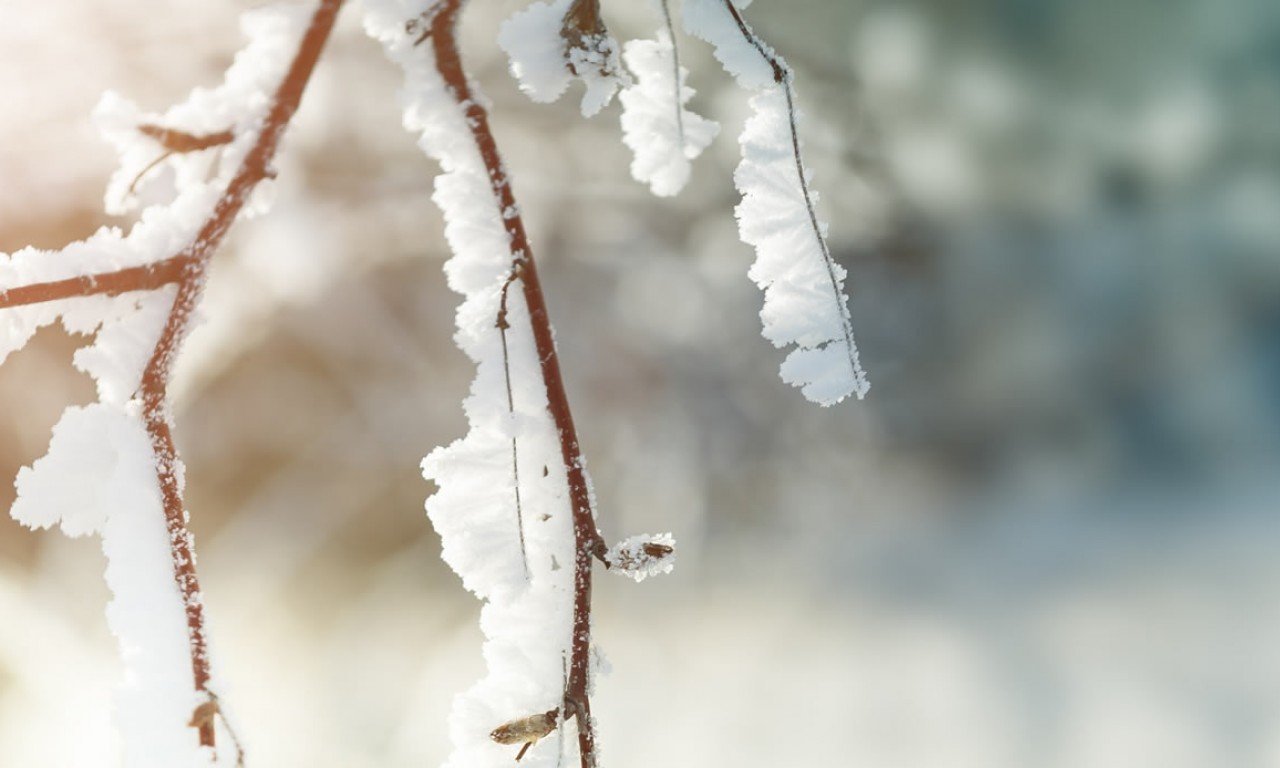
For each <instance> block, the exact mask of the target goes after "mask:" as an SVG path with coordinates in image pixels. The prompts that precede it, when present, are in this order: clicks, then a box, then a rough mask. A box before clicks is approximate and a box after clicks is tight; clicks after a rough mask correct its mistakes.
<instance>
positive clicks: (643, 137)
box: [618, 29, 720, 197]
mask: <svg viewBox="0 0 1280 768" xmlns="http://www.w3.org/2000/svg"><path fill="white" fill-rule="evenodd" d="M623 59H624V60H625V61H626V64H627V67H629V68H630V69H631V72H632V73H633V74H634V75H635V83H634V84H633V85H631V86H629V87H627V88H624V89H623V91H622V93H620V94H619V95H618V100H619V101H620V102H622V138H623V141H625V142H626V144H627V146H628V147H630V148H631V151H632V152H633V153H634V155H635V157H634V159H633V160H632V161H631V175H632V176H633V177H635V179H636V181H642V182H646V183H648V184H649V189H650V191H652V192H653V194H655V195H658V196H661V197H669V196H671V195H674V194H676V193H678V192H679V191H680V190H681V189H683V188H684V185H685V183H686V182H687V181H688V180H689V172H690V161H691V160H693V159H694V158H696V157H697V156H698V155H700V154H702V150H704V149H706V147H707V145H708V144H710V143H711V140H712V139H714V138H715V136H716V134H717V133H719V131H720V126H719V125H717V124H716V123H715V122H713V121H711V120H707V119H706V118H703V117H701V116H699V115H696V114H694V113H693V112H690V111H689V110H688V109H685V104H687V103H688V102H689V99H690V98H692V97H693V94H694V91H693V89H692V88H689V87H688V86H686V85H685V84H684V81H685V77H686V76H687V75H688V70H686V69H685V68H684V67H681V66H679V65H677V64H676V50H675V45H674V44H673V43H672V40H671V36H670V35H669V34H667V31H666V30H665V29H661V30H658V34H657V39H655V40H632V41H631V42H629V43H627V44H626V48H625V52H624V53H623ZM677 88H678V89H679V93H678V94H677Z"/></svg>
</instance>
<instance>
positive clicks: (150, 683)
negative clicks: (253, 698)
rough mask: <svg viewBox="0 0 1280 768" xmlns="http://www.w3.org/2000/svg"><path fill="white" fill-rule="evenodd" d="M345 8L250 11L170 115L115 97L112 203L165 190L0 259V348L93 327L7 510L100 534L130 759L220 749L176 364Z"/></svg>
mask: <svg viewBox="0 0 1280 768" xmlns="http://www.w3.org/2000/svg"><path fill="white" fill-rule="evenodd" d="M340 5H341V0H322V1H321V2H320V3H319V5H318V7H317V6H312V5H308V6H294V7H285V8H278V9H270V10H264V11H259V12H254V13H251V14H247V15H246V16H245V17H244V28H245V31H246V33H247V34H248V36H249V38H250V43H249V45H248V46H247V47H246V48H245V49H244V50H243V51H241V52H240V53H239V54H238V55H237V57H236V59H235V62H234V63H233V64H232V66H231V68H230V69H229V70H228V72H227V75H226V79H225V80H224V82H223V83H222V84H221V85H220V86H218V87H217V88H213V89H208V90H204V89H197V90H196V91H194V92H193V93H192V94H191V95H190V97H189V98H188V99H187V100H186V101H184V102H183V103H181V104H178V105H176V106H174V107H172V108H171V109H170V110H168V111H167V112H166V113H165V114H163V115H154V116H140V115H139V114H138V111H137V110H136V108H134V107H133V106H132V105H130V104H129V103H128V102H126V101H124V100H123V99H121V98H119V97H117V96H114V95H112V94H108V95H107V96H106V97H104V99H103V101H102V104H101V105H100V106H99V109H98V113H97V118H98V122H99V125H100V126H101V127H102V129H103V132H104V133H105V134H106V135H107V137H108V138H109V139H110V140H111V141H112V142H113V143H114V144H115V145H116V147H117V149H118V150H119V152H120V154H121V159H122V165H121V167H120V169H119V170H118V171H117V172H116V174H115V176H114V177H113V179H112V182H111V185H110V187H109V190H108V203H107V204H108V208H109V209H111V210H122V209H124V208H127V207H130V206H132V205H134V204H137V200H136V198H134V197H133V194H134V192H135V190H137V189H138V184H139V182H146V181H147V179H145V178H144V177H145V176H146V175H147V174H148V173H149V172H151V171H152V170H153V169H154V168H156V167H158V165H159V164H160V163H163V162H167V163H169V167H168V168H166V169H165V173H164V174H163V176H164V178H165V179H167V180H168V182H169V189H168V190H164V191H159V190H154V189H153V190H149V192H150V193H151V194H152V198H151V199H153V200H155V202H152V203H150V204H148V205H146V207H144V209H143V211H142V214H141V219H140V221H139V222H138V223H137V224H136V225H134V226H133V228H132V229H131V230H130V231H129V233H128V234H127V235H126V234H124V233H122V232H121V231H119V230H117V229H103V230H100V231H99V232H98V233H97V234H95V235H94V236H93V237H91V238H89V239H87V240H84V241H81V242H76V243H72V244H70V245H68V246H66V247H65V248H63V249H61V250H59V251H55V252H43V251H38V250H36V249H31V248H28V249H25V250H23V251H19V252H17V253H15V254H13V255H12V256H9V255H0V286H3V288H0V360H2V359H3V357H4V356H7V354H8V353H10V352H12V351H14V350H16V349H18V348H21V347H22V346H23V345H24V344H25V343H26V342H27V341H28V340H29V339H30V338H31V337H32V335H34V333H35V332H36V330H38V329H39V328H40V327H41V326H44V325H48V324H50V323H52V322H55V321H57V320H61V321H62V323H63V325H64V326H65V327H66V328H67V330H69V331H72V332H79V333H92V332H95V331H96V332H97V337H96V339H95V341H94V343H93V344H92V345H91V346H89V347H87V348H85V349H82V350H80V351H79V352H78V353H77V354H76V357H75V364H76V366H77V367H78V368H80V369H81V370H83V371H85V372H87V373H89V374H90V375H91V376H93V378H94V379H95V381H96V383H97V387H98V395H99V401H98V402H97V403H94V404H92V405H89V406H86V407H83V408H80V407H73V408H68V409H67V411H66V412H65V413H64V415H63V417H62V419H61V420H60V421H59V422H58V424H57V425H56V426H55V427H54V434H53V439H52V441H51V443H50V446H49V452H48V454H47V455H46V456H45V457H43V458H41V459H39V460H37V461H36V462H35V463H34V464H33V465H32V466H31V467H30V468H27V469H23V470H22V471H21V472H20V474H19V476H18V482H17V486H18V499H17V501H16V502H15V503H14V506H13V510H12V514H13V516H14V518H15V519H17V520H19V521H20V522H22V523H24V524H26V525H29V526H32V527H36V528H44V527H49V526H52V525H54V524H55V523H56V524H59V525H60V526H61V527H62V529H63V531H64V532H65V533H66V534H68V535H71V536H79V535H85V534H88V533H99V534H100V535H101V536H102V546H103V550H104V552H105V553H106V555H107V569H106V580H107V584H108V586H110V588H111V590H112V594H113V600H112V602H111V604H110V605H109V606H108V609H107V618H108V623H109V624H110V626H111V629H112V631H113V632H114V633H115V635H116V636H117V638H118V639H119V641H120V647H121V652H122V655H123V656H124V659H125V662H126V666H127V673H126V677H125V682H124V684H123V685H122V687H121V689H120V692H119V695H118V698H117V712H116V719H117V721H118V724H119V727H120V729H121V731H122V733H123V735H124V743H125V749H126V758H125V759H126V762H127V764H128V765H130V766H156V768H161V767H163V768H173V767H174V766H202V765H208V764H210V763H211V762H213V761H215V760H216V759H217V755H216V752H215V747H216V730H217V722H218V721H219V720H220V719H221V714H222V713H221V712H220V707H219V704H218V699H217V696H216V693H215V692H214V691H213V686H212V684H211V682H212V671H211V665H210V660H209V653H208V641H207V638H206V635H205V625H204V607H203V603H202V599H201V593H200V584H199V579H198V577H197V574H196V563H195V553H194V547H193V543H192V539H191V534H190V532H189V531H188V529H187V512H186V509H185V507H184V505H183V500H182V486H183V474H184V468H183V465H182V463H181V461H180V459H179V458H178V456H177V451H176V449H175V447H174V443H173V437H172V426H171V423H170V418H169V412H170V406H169V401H168V383H169V377H170V370H171V367H172V363H173V360H174V357H175V356H176V354H177V352H178V348H179V346H180V345H181V342H182V340H183V338H184V337H185V335H186V333H187V330H188V328H189V326H190V323H191V319H192V315H193V312H194V310H195V307H196V305H197V304H198V302H199V299H200V295H201V290H202V287H203V283H204V275H205V272H206V269H207V266H208V263H209V260H210V259H211V258H212V256H213V253H214V252H215V251H216V250H217V248H218V246H219V245H220V243H221V242H222V239H223V237H224V235H225V234H226V232H227V230H228V229H229V228H230V227H231V225H232V223H233V222H234V221H235V220H236V219H237V218H238V217H239V216H240V215H241V214H247V213H250V212H252V209H253V207H254V201H253V200H252V198H253V197H254V194H253V193H254V191H255V190H256V189H257V188H258V187H259V185H260V182H262V181H263V180H265V179H268V178H270V177H271V176H272V175H273V172H272V171H271V161H272V159H273V158H274V156H275V154H276V150H277V149H278V147H279V143H280V139H281V136H282V135H283V133H284V130H285V128H286V127H287V126H288V124H289V122H290V119H291V118H292V116H293V114H294V112H295V110H296V109H297V107H298V103H299V101H300V100H301V97H302V92H303V89H304V87H305V86H306V83H307V82H308V80H309V79H310V76H311V73H312V71H313V69H314V67H315V64H316V61H317V60H318V58H319V55H320V51H321V49H322V48H323V46H324V43H325V41H326V40H327V39H328V36H329V32H330V30H331V29H332V27H333V21H334V17H335V14H336V13H337V10H338V7H339V6H340ZM157 153H159V156H158V157H157ZM197 163H198V164H199V167H198V169H197V168H196V167H195V165H193V164H197ZM211 167H212V169H213V174H212V176H213V177H212V178H211V179H209V178H208V175H209V172H210V170H211ZM156 175H157V176H159V175H161V174H156ZM257 204H258V206H261V204H262V201H257ZM184 670H185V671H184ZM224 724H225V721H224ZM193 729H194V732H193ZM196 734H198V737H197V735H196ZM233 746H234V745H233ZM236 751H237V752H238V747H237V748H236ZM238 760H239V757H238V756H237V761H238Z"/></svg>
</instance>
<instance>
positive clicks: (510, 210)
mask: <svg viewBox="0 0 1280 768" xmlns="http://www.w3.org/2000/svg"><path fill="white" fill-rule="evenodd" d="M463 2H464V0H442V2H441V3H440V4H439V5H438V6H435V7H434V8H433V10H432V13H433V14H434V15H432V16H431V17H430V31H429V34H427V35H425V37H426V38H429V39H430V42H431V45H432V47H433V50H434V53H435V63H436V67H437V69H438V71H439V73H440V76H441V77H442V78H443V79H444V81H445V83H446V84H447V86H448V88H449V90H450V92H451V93H452V95H453V98H454V100H455V101H456V102H457V104H458V106H459V108H460V109H461V110H463V112H464V114H465V117H466V123H467V126H468V127H469V129H470V131H471V136H472V139H473V140H474V142H475V145H476V149H477V150H478V151H479V154H480V156H481V158H482V160H483V162H484V166H485V169H486V171H487V172H488V178H489V183H490V187H491V189H492V192H493V195H494V202H495V204H496V205H497V206H498V209H499V211H501V212H504V215H503V216H502V222H503V226H504V227H505V229H506V231H507V235H508V237H509V241H510V250H511V260H512V262H511V269H512V275H513V277H514V278H515V279H517V280H519V282H520V285H521V289H522V292H523V296H524V300H525V303H526V305H527V306H528V309H529V322H530V325H531V327H532V332H533V342H534V346H535V349H536V351H537V355H538V360H539V363H540V366H541V373H542V380H543V384H544V387H545V390H546V395H547V410H548V411H549V413H550V415H551V418H552V421H553V422H554V425H555V428H556V431H557V433H558V437H559V442H560V453H561V458H562V460H563V462H564V468H565V472H566V475H567V480H568V490H569V500H570V504H571V506H572V510H573V532H574V600H573V628H572V640H571V647H570V659H569V670H568V679H567V682H566V684H565V690H564V701H563V711H564V717H565V718H566V719H567V718H569V717H575V718H577V721H578V747H579V754H580V756H581V763H582V766H583V768H594V766H595V765H596V748H595V729H594V725H593V723H592V721H591V705H590V701H589V698H588V686H589V670H590V659H591V571H592V558H593V557H599V558H600V559H601V560H603V558H604V553H605V552H606V550H607V547H606V545H605V543H604V540H603V538H602V537H601V536H600V533H599V530H598V529H597V527H596V522H595V515H594V513H593V511H592V508H591V493H590V489H589V488H588V486H587V480H586V474H585V472H584V468H583V461H582V451H581V448H580V446H579V443H578V434H577V430H576V428H575V427H574V423H573V414H572V412H571V411H570V408H569V399H568V396H567V395H566V394H565V389H564V378H563V376H562V375H561V372H560V363H559V358H558V356H557V353H556V346H555V338H554V335H553V333H552V329H551V320H550V316H549V313H548V311H547V302H546V299H545V297H544V296H543V293H542V286H541V283H540V282H539V279H538V270H537V266H536V264H535V262H534V258H533V251H532V249H531V248H530V245H529V238H528V235H527V234H526V232H525V228H524V222H523V220H522V219H521V216H520V214H519V208H518V206H517V205H516V200H515V195H514V193H513V192H512V190H511V183H510V178H509V177H508V175H507V171H506V167H505V165H504V164H503V162H502V156H501V154H500V153H499V152H498V147H497V143H496V141H495V140H494V136H493V133H492V131H491V130H490V128H489V118H488V113H487V111H486V110H485V108H484V107H483V106H482V105H481V103H480V102H479V101H478V100H476V99H474V98H472V93H471V88H470V84H469V82H468V78H467V75H466V72H465V70H464V69H463V66H462V59H461V56H460V55H459V52H458V45H457V40H456V38H455V35H454V29H455V26H456V22H457V19H458V14H459V12H460V11H461V9H462V5H463ZM424 42H425V39H424Z"/></svg>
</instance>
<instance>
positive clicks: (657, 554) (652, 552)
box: [641, 541, 676, 560]
mask: <svg viewBox="0 0 1280 768" xmlns="http://www.w3.org/2000/svg"><path fill="white" fill-rule="evenodd" d="M641 549H643V550H644V553H645V554H646V555H648V556H649V557H652V558H656V559H658V560H661V559H662V558H664V557H666V556H667V555H669V554H671V553H672V552H675V551H676V548H675V547H669V546H667V545H666V544H657V543H655V542H652V541H650V542H646V543H645V544H644V546H642V547H641Z"/></svg>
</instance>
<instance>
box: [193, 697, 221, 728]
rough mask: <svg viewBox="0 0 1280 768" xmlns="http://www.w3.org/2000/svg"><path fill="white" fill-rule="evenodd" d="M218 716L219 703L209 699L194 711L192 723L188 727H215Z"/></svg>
mask: <svg viewBox="0 0 1280 768" xmlns="http://www.w3.org/2000/svg"><path fill="white" fill-rule="evenodd" d="M217 716H218V702H217V700H216V699H209V700H208V701H206V702H203V703H201V704H200V705H199V706H197V707H196V708H195V709H194V710H192V712H191V721H190V722H189V723H187V725H188V726H189V727H191V728H204V727H205V726H208V725H213V719H214V718H215V717H217Z"/></svg>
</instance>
